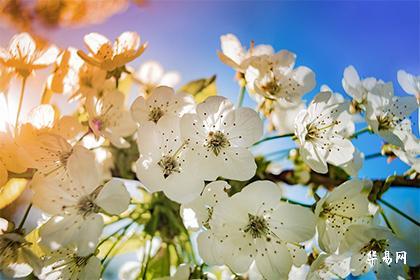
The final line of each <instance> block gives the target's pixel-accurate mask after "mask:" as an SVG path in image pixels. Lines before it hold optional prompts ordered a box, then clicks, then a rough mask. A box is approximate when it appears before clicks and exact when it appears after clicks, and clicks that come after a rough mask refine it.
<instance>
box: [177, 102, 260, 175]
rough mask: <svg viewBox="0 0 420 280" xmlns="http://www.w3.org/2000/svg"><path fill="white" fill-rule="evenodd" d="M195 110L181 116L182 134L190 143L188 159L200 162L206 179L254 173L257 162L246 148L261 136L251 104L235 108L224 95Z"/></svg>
mask: <svg viewBox="0 0 420 280" xmlns="http://www.w3.org/2000/svg"><path fill="white" fill-rule="evenodd" d="M196 111H197V113H195V114H185V115H184V116H183V117H182V119H181V135H182V138H183V140H184V141H188V144H189V145H190V149H189V150H188V153H189V156H190V157H189V160H191V161H192V162H195V164H196V165H197V166H200V168H201V170H202V172H203V173H204V176H205V179H207V180H215V179H216V178H217V177H219V176H221V177H224V178H228V179H235V180H248V179H250V178H251V177H252V176H254V174H255V170H256V164H255V161H254V157H253V155H252V153H251V152H250V151H249V150H248V149H247V148H248V147H250V146H251V145H252V144H254V143H255V142H256V141H257V140H259V139H260V138H261V136H262V131H263V125H262V122H261V120H260V118H259V117H258V115H257V113H256V112H255V111H254V110H251V109H249V108H238V109H234V108H233V105H232V103H231V102H230V101H229V100H228V99H226V98H224V97H221V96H212V97H209V98H207V99H206V100H205V101H204V102H203V103H201V104H199V105H197V109H196Z"/></svg>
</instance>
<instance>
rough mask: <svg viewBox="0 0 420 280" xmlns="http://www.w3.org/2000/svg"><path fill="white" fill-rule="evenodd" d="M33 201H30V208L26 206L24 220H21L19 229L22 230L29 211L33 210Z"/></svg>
mask: <svg viewBox="0 0 420 280" xmlns="http://www.w3.org/2000/svg"><path fill="white" fill-rule="evenodd" d="M31 208H32V203H29V205H28V208H26V211H25V214H23V217H22V220H21V221H20V224H19V226H18V228H17V230H18V231H19V230H21V229H22V228H23V225H24V224H25V221H26V219H27V218H28V215H29V212H30V211H31Z"/></svg>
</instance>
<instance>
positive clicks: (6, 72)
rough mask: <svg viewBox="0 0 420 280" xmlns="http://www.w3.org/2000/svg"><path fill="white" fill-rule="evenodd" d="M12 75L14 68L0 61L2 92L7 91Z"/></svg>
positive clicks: (0, 85) (0, 86) (0, 89)
mask: <svg viewBox="0 0 420 280" xmlns="http://www.w3.org/2000/svg"><path fill="white" fill-rule="evenodd" d="M12 77H13V71H12V69H11V68H9V67H6V66H4V65H3V64H1V63H0V92H4V91H7V89H8V88H9V84H10V80H11V78H12Z"/></svg>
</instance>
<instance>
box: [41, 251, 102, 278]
mask: <svg viewBox="0 0 420 280" xmlns="http://www.w3.org/2000/svg"><path fill="white" fill-rule="evenodd" d="M43 270H44V271H43V273H42V275H41V276H40V279H42V280H55V279H80V280H99V279H100V277H101V271H102V265H101V261H100V260H99V259H98V257H96V256H95V255H92V254H90V255H87V256H78V255H77V254H76V253H75V250H74V248H73V247H64V248H62V249H59V250H57V251H53V252H51V253H50V254H48V257H47V260H46V261H45V265H44V269H43Z"/></svg>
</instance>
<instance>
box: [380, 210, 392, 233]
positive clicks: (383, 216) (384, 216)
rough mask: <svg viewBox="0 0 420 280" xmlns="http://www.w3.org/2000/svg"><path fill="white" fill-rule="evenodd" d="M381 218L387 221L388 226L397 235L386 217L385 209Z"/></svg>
mask: <svg viewBox="0 0 420 280" xmlns="http://www.w3.org/2000/svg"><path fill="white" fill-rule="evenodd" d="M380 211H381V216H382V218H383V219H384V221H385V224H386V226H387V227H388V228H389V229H390V230H391V231H392V233H394V234H395V230H394V229H393V228H392V226H391V223H390V222H389V220H388V218H387V216H386V215H385V212H384V209H381V210H380Z"/></svg>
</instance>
